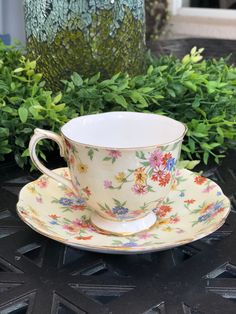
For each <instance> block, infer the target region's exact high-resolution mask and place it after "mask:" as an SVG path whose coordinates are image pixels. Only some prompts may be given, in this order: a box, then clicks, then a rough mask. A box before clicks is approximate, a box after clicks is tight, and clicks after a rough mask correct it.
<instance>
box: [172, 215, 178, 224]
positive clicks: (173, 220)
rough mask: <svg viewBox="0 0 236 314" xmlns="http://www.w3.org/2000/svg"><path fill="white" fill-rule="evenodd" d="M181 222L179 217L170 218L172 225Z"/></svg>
mask: <svg viewBox="0 0 236 314" xmlns="http://www.w3.org/2000/svg"><path fill="white" fill-rule="evenodd" d="M179 221H180V219H179V217H178V216H175V217H170V224H176V223H177V222H179Z"/></svg>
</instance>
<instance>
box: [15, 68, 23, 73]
mask: <svg viewBox="0 0 236 314" xmlns="http://www.w3.org/2000/svg"><path fill="white" fill-rule="evenodd" d="M24 70H25V69H24V68H17V69H15V70H14V71H13V73H20V72H22V71H24Z"/></svg>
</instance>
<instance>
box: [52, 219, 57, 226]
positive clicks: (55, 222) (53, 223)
mask: <svg viewBox="0 0 236 314" xmlns="http://www.w3.org/2000/svg"><path fill="white" fill-rule="evenodd" d="M50 224H51V225H58V223H57V221H56V220H51V221H50Z"/></svg>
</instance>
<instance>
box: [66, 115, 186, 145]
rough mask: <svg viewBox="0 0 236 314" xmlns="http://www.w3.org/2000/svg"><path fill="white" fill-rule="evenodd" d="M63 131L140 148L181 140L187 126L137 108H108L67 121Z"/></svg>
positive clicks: (81, 139) (93, 141) (89, 141)
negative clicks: (131, 109)
mask: <svg viewBox="0 0 236 314" xmlns="http://www.w3.org/2000/svg"><path fill="white" fill-rule="evenodd" d="M61 131H62V133H63V134H64V135H65V137H67V138H68V139H70V140H73V141H75V142H78V143H81V144H85V145H92V146H98V147H105V148H139V147H140V148H141V147H147V146H155V145H165V144H169V143H172V142H176V141H178V140H180V139H181V138H182V137H183V136H184V134H185V132H186V127H185V125H184V124H183V123H181V122H179V121H176V120H173V119H171V118H168V117H165V116H161V115H156V114H149V113H137V112H108V113H102V114H95V115H88V116H82V117H78V118H74V119H72V120H70V121H69V122H67V123H66V124H65V125H64V126H63V127H62V128H61Z"/></svg>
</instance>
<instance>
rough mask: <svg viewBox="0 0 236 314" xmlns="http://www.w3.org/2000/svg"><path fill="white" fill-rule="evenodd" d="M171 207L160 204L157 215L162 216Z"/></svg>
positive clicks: (169, 210)
mask: <svg viewBox="0 0 236 314" xmlns="http://www.w3.org/2000/svg"><path fill="white" fill-rule="evenodd" d="M171 210H172V207H171V206H169V205H161V206H160V207H159V209H158V216H159V217H164V216H165V215H166V214H167V213H169V212H171Z"/></svg>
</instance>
